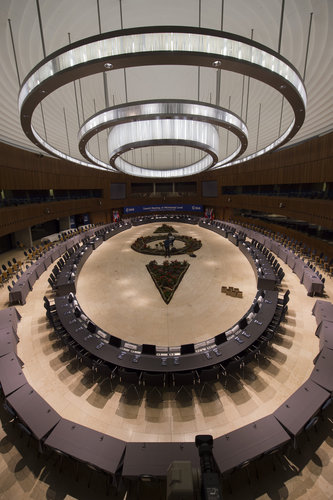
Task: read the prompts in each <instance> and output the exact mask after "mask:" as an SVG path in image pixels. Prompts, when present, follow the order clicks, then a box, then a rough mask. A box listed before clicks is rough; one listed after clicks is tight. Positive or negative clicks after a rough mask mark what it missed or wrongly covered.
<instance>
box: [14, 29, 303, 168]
mask: <svg viewBox="0 0 333 500" xmlns="http://www.w3.org/2000/svg"><path fill="white" fill-rule="evenodd" d="M110 61H112V62H110ZM217 62H220V63H221V65H219V66H218V67H219V68H220V69H221V70H224V71H232V72H236V73H240V74H243V75H246V76H249V77H251V78H255V79H257V80H259V81H261V82H263V83H265V84H267V85H269V86H271V87H273V88H275V89H276V90H277V91H278V92H280V93H281V94H282V95H283V96H284V97H285V99H286V100H287V101H288V102H289V104H290V106H291V108H292V110H293V113H294V116H293V119H292V120H291V123H290V124H289V126H288V127H287V129H286V131H285V132H284V133H282V135H281V136H279V137H278V138H277V139H276V140H274V141H273V142H272V143H271V144H268V145H267V146H266V147H265V148H262V149H261V150H260V151H256V152H255V153H253V154H251V155H249V156H247V157H245V158H242V159H240V160H236V161H233V162H229V163H227V164H228V165H230V164H233V163H238V162H241V161H247V160H249V159H252V158H255V157H257V156H259V155H261V154H264V153H265V152H267V151H272V150H273V149H276V148H277V147H280V146H282V145H283V144H285V143H286V142H288V141H289V140H290V139H291V138H292V137H293V136H294V135H295V134H296V133H297V132H298V131H299V129H300V127H301V126H302V124H303V122H304V119H305V109H306V101H307V98H306V90H305V87H304V83H303V81H302V78H301V76H300V75H299V73H298V72H297V70H296V69H295V68H294V67H293V66H292V65H291V64H290V63H289V62H288V61H287V60H286V59H285V58H284V57H282V56H281V55H280V54H278V53H277V52H275V51H273V50H271V49H270V48H268V47H265V46H264V45H262V44H259V43H257V42H254V41H253V40H249V39H247V38H244V37H240V36H237V35H234V34H230V33H226V32H221V31H215V30H209V29H203V28H192V27H175V26H172V27H170V26H162V27H146V28H132V29H127V30H120V31H115V32H111V33H106V34H105V33H104V34H101V35H97V36H93V37H90V38H87V39H84V40H81V41H78V42H76V43H73V44H71V45H69V46H67V47H64V48H62V49H60V50H58V51H56V52H54V53H53V54H51V55H49V56H48V57H47V58H45V59H44V60H43V61H41V62H40V63H39V64H38V65H37V66H36V67H35V68H34V69H33V70H32V71H31V72H30V73H29V75H28V76H27V77H26V78H25V80H24V82H23V84H22V87H21V89H20V93H19V112H20V119H21V126H22V129H23V130H24V132H25V134H26V135H27V137H28V138H29V139H30V140H31V141H32V142H34V143H38V145H39V147H41V148H42V149H44V150H45V151H48V152H50V153H52V154H54V155H56V156H60V157H61V158H64V157H65V158H66V159H67V160H70V161H74V162H76V163H80V164H83V165H87V166H93V165H91V164H90V163H86V162H82V161H81V160H78V159H77V158H73V157H71V156H69V155H66V154H65V153H63V152H61V151H58V150H57V149H56V148H54V147H53V146H52V145H50V144H48V142H47V141H46V140H44V139H41V137H40V135H39V134H38V133H37V131H36V130H35V128H34V127H33V126H32V116H33V113H34V111H35V109H36V108H37V106H38V105H39V104H40V103H41V102H42V101H43V99H45V98H46V97H47V96H48V95H49V94H50V93H52V92H54V91H55V90H56V89H58V88H59V87H62V86H63V85H65V84H67V83H69V82H73V81H74V80H76V79H78V78H83V77H86V76H89V75H92V74H96V73H100V72H104V71H105V69H121V68H128V67H135V66H146V65H164V64H168V65H192V66H205V67H212V65H214V63H217ZM106 64H107V65H112V68H110V67H107V68H106V67H105V65H106ZM101 163H102V164H103V165H100V168H105V164H104V163H103V162H101ZM223 165H226V163H225V161H224V160H223V161H222V162H219V163H217V164H216V165H215V167H214V169H216V168H219V167H221V166H223ZM108 168H109V169H110V170H112V168H111V167H108Z"/></svg>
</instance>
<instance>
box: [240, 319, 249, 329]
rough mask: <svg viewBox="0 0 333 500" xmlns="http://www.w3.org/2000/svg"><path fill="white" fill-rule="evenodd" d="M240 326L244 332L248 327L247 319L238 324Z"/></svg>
mask: <svg viewBox="0 0 333 500" xmlns="http://www.w3.org/2000/svg"><path fill="white" fill-rule="evenodd" d="M238 326H239V328H240V329H241V330H244V328H246V327H247V321H246V318H242V319H241V320H240V321H239V323H238Z"/></svg>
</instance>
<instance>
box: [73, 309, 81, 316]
mask: <svg viewBox="0 0 333 500" xmlns="http://www.w3.org/2000/svg"><path fill="white" fill-rule="evenodd" d="M74 314H75V316H76V317H77V318H79V317H80V316H81V309H80V308H79V307H76V308H75V309H74Z"/></svg>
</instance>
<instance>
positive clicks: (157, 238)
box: [131, 234, 202, 255]
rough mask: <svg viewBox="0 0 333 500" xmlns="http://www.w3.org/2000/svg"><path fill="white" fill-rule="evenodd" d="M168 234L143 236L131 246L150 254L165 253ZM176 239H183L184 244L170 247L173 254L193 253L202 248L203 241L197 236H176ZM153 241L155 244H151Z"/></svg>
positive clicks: (137, 250)
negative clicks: (165, 241) (164, 242)
mask: <svg viewBox="0 0 333 500" xmlns="http://www.w3.org/2000/svg"><path fill="white" fill-rule="evenodd" d="M165 238H166V235H161V234H160V235H152V236H141V237H140V238H138V239H137V240H135V242H134V243H133V244H132V245H131V248H132V249H133V250H135V251H136V252H140V253H147V254H149V255H164V254H165V250H164V244H163V241H164V240H165ZM174 238H175V241H182V242H183V243H184V245H183V246H182V247H179V248H177V247H176V246H174V247H171V248H170V253H171V255H182V254H193V252H196V251H197V250H199V248H201V246H202V243H201V241H200V240H197V239H196V238H191V236H181V235H177V236H174ZM151 243H155V245H154V246H150V244H151Z"/></svg>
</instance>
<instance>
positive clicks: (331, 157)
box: [0, 133, 333, 234]
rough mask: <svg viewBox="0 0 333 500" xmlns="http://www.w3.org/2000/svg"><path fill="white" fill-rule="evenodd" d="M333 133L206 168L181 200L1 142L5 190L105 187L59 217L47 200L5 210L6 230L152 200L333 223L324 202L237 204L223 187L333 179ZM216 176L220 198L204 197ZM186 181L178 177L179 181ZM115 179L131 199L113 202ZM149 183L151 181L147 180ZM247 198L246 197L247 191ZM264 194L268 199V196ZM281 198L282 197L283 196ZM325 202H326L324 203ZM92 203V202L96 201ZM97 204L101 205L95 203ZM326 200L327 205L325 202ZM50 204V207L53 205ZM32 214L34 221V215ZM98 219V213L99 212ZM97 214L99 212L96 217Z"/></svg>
mask: <svg viewBox="0 0 333 500" xmlns="http://www.w3.org/2000/svg"><path fill="white" fill-rule="evenodd" d="M332 166H333V133H331V134H327V135H325V136H322V137H319V138H315V139H313V140H312V141H308V142H305V143H303V144H300V145H299V146H295V147H290V148H287V149H284V150H282V151H280V152H276V153H272V154H268V155H266V156H263V157H261V158H258V159H256V160H252V161H250V162H248V163H247V164H240V165H234V166H231V167H228V168H224V169H221V170H219V171H214V172H204V173H202V174H200V175H198V176H195V177H194V178H193V179H194V180H196V181H197V186H198V188H197V193H196V194H195V195H193V196H190V197H189V196H184V197H175V198H166V199H163V198H148V199H146V198H145V199H143V198H141V197H136V196H131V183H132V182H140V181H141V179H138V178H137V177H130V176H126V175H125V174H115V173H109V172H104V171H101V170H97V169H92V168H91V169H90V168H86V167H80V166H78V165H74V164H72V163H69V162H65V161H62V160H57V159H54V158H50V157H47V156H44V155H39V154H38V153H30V152H27V151H24V150H21V149H17V148H14V147H12V146H8V145H6V144H3V143H0V188H1V189H8V190H12V189H16V190H19V189H21V190H28V189H101V190H102V193H103V196H102V199H101V200H100V202H101V205H96V203H97V201H96V200H95V201H94V200H89V199H88V200H73V201H70V202H68V203H69V204H67V202H56V203H53V204H52V206H53V205H54V207H53V208H54V215H53V216H52V217H50V215H49V216H48V218H47V214H45V213H44V208H45V207H43V204H38V205H30V206H26V205H25V206H24V208H22V207H10V208H9V207H7V208H2V209H0V226H1V227H0V234H8V233H9V232H13V231H16V230H19V229H22V228H24V227H27V226H28V225H32V224H36V223H40V222H43V221H46V220H50V218H57V217H64V216H68V215H72V214H75V213H87V212H90V213H97V212H101V211H105V213H108V211H110V210H112V208H122V207H124V206H126V205H142V204H147V203H163V202H165V201H167V202H170V203H177V202H178V203H195V204H202V205H207V206H210V207H214V209H215V213H216V215H217V216H219V217H221V218H223V217H225V216H226V215H228V214H231V213H232V211H233V208H246V207H247V208H250V207H253V209H254V210H261V211H264V212H266V211H267V210H268V211H272V210H274V212H275V213H280V214H282V215H287V216H290V217H296V218H301V219H306V220H308V221H310V222H314V223H317V224H320V225H323V226H325V227H327V228H331V227H332V222H331V213H332V209H331V206H329V205H328V203H329V202H326V201H323V200H313V203H311V202H310V200H307V201H306V202H304V200H302V199H294V200H292V199H291V198H288V199H287V202H286V206H285V207H284V208H283V210H282V208H279V207H276V202H277V199H276V198H270V197H262V198H261V197H255V198H252V197H249V196H248V197H246V198H239V199H238V200H236V199H235V200H234V198H235V197H232V198H233V200H234V201H232V205H230V202H228V201H227V199H228V198H229V197H228V198H226V197H225V195H224V196H222V195H221V188H222V186H226V185H264V184H291V183H295V184H296V183H306V182H324V181H326V182H333V168H332ZM213 179H216V180H217V182H218V193H219V196H218V197H217V198H203V197H202V196H201V192H202V190H201V182H202V181H203V180H213ZM178 180H184V179H182V178H175V179H174V181H175V182H177V181H178ZM111 182H117V183H118V182H124V183H126V192H127V199H125V200H110V185H111ZM142 182H145V180H142ZM242 196H244V195H242ZM263 198H264V199H263ZM279 201H281V199H280V200H279ZM319 201H320V202H321V203H319ZM91 203H92V205H91ZM94 203H95V205H94ZM322 203H323V204H322ZM46 205H50V204H49V203H48V204H46ZM29 217H31V219H29ZM94 217H95V216H94ZM96 217H97V216H96Z"/></svg>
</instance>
